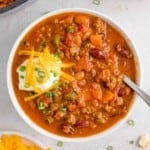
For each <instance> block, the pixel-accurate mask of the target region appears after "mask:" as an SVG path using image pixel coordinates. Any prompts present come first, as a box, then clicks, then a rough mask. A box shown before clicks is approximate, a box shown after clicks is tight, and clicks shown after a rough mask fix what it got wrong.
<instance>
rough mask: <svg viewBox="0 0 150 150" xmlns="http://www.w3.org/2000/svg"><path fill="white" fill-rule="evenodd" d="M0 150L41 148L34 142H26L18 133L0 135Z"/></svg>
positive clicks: (36, 149)
mask: <svg viewBox="0 0 150 150" xmlns="http://www.w3.org/2000/svg"><path fill="white" fill-rule="evenodd" d="M0 150H41V148H39V147H38V146H36V145H35V144H31V143H30V144H29V143H28V144H27V143H26V142H24V140H23V139H22V138H21V137H20V136H18V135H5V134H4V135H2V136H1V137H0Z"/></svg>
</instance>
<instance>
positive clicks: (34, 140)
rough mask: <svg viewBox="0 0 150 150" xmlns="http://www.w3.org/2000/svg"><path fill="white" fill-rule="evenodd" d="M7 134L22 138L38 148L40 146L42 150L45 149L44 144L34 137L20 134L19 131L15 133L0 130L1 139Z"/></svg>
mask: <svg viewBox="0 0 150 150" xmlns="http://www.w3.org/2000/svg"><path fill="white" fill-rule="evenodd" d="M5 134H6V135H18V136H20V137H21V138H23V139H25V140H27V141H29V142H31V143H33V144H35V145H36V146H38V147H39V148H41V149H44V148H45V146H44V144H42V143H41V142H40V141H39V140H38V139H37V138H35V137H34V136H31V135H29V134H26V133H23V132H19V131H13V130H0V137H1V136H2V135H5Z"/></svg>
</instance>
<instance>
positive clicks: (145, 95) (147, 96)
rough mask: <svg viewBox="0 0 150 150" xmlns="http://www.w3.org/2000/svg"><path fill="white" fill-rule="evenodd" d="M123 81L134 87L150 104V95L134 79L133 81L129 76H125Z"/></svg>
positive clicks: (149, 104)
mask: <svg viewBox="0 0 150 150" xmlns="http://www.w3.org/2000/svg"><path fill="white" fill-rule="evenodd" d="M123 81H124V82H125V83H126V84H127V85H128V86H129V87H130V88H132V89H133V90H134V91H135V92H136V93H137V94H138V95H139V96H140V97H141V98H142V99H143V100H144V101H145V102H146V103H147V104H148V106H150V96H149V95H148V94H147V93H146V92H144V91H143V90H141V89H140V88H139V87H138V86H137V85H136V84H135V83H134V82H133V81H131V80H130V79H129V78H128V77H127V76H124V78H123Z"/></svg>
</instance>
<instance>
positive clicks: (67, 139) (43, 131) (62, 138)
mask: <svg viewBox="0 0 150 150" xmlns="http://www.w3.org/2000/svg"><path fill="white" fill-rule="evenodd" d="M69 12H79V13H86V14H90V15H93V16H97V17H100V18H101V19H103V20H104V21H105V22H106V23H107V24H109V25H110V26H112V27H113V28H115V29H116V30H117V31H118V32H119V33H120V34H121V35H122V36H123V37H124V39H125V40H126V42H127V43H128V45H129V47H130V48H131V49H132V52H133V54H134V58H135V62H136V69H137V83H138V84H139V85H140V81H141V65H140V64H141V63H140V57H139V55H138V53H137V51H136V47H135V44H134V43H133V41H131V39H130V37H129V35H128V34H127V32H126V31H125V30H124V28H123V27H121V26H120V25H119V24H118V23H116V21H114V20H113V19H111V18H109V17H108V16H106V15H104V14H103V13H101V12H98V11H94V10H90V9H85V8H65V9H58V10H55V11H52V12H49V13H47V14H45V15H43V16H41V17H40V18H37V19H36V20H35V21H33V22H32V23H31V24H30V25H28V26H27V27H26V28H25V30H24V31H23V32H22V33H21V34H20V35H19V37H18V38H17V40H16V42H15V43H14V45H13V48H12V50H11V52H10V55H9V58H8V63H7V72H6V73H7V88H8V92H9V95H10V99H11V101H12V103H13V105H14V107H15V108H16V110H17V112H18V113H19V115H20V117H21V118H23V120H24V121H25V122H26V123H27V124H28V125H29V126H30V127H31V128H32V129H34V130H36V131H37V132H39V133H41V134H43V135H45V136H47V137H50V138H53V139H56V140H60V141H64V142H85V141H89V140H94V139H98V138H101V137H104V136H106V135H108V134H110V133H112V132H113V131H115V130H116V129H118V128H119V127H120V126H121V125H122V124H123V123H124V122H125V121H126V119H127V118H128V117H129V115H130V114H131V112H132V111H133V108H134V106H133V105H135V99H136V95H135V97H134V101H133V103H132V104H131V106H130V108H129V111H128V113H127V115H126V116H125V117H123V118H122V119H120V120H119V121H117V122H116V123H115V124H114V125H112V126H111V127H110V128H108V129H106V130H104V131H102V132H100V133H97V134H94V135H90V136H86V137H77V138H72V137H65V136H60V135H56V134H54V133H52V132H48V131H47V130H46V129H44V128H42V127H40V126H39V125H38V124H36V123H35V122H33V121H32V120H31V118H30V117H28V116H27V114H26V113H25V112H24V111H23V109H22V108H21V106H20V104H19V103H18V101H17V98H16V95H15V92H14V90H13V85H12V84H10V83H12V76H11V71H12V62H13V58H14V55H15V51H16V49H17V47H18V44H19V42H20V41H21V39H22V38H23V37H24V36H25V35H26V34H27V33H28V31H30V30H31V29H32V27H34V26H35V25H37V24H38V23H39V22H41V21H43V20H45V19H47V18H49V17H51V16H54V15H58V14H61V13H69Z"/></svg>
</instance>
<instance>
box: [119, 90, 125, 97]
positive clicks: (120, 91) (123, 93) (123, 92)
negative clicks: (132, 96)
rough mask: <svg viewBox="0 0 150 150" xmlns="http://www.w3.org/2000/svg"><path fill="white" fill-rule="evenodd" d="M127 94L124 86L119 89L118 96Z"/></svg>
mask: <svg viewBox="0 0 150 150" xmlns="http://www.w3.org/2000/svg"><path fill="white" fill-rule="evenodd" d="M124 95H125V90H124V89H123V88H120V89H119V90H118V96H119V97H123V96H124Z"/></svg>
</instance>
